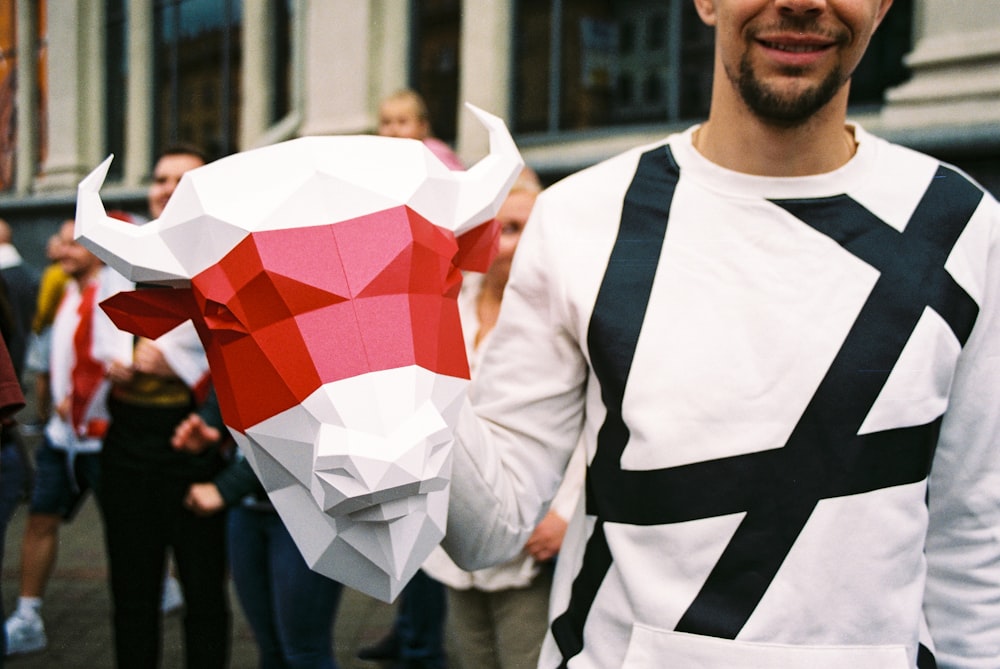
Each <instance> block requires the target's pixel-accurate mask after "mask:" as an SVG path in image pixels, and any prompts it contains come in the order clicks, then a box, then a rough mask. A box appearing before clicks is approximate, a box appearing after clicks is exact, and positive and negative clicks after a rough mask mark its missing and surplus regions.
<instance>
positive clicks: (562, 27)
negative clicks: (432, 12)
mask: <svg viewBox="0 0 1000 669" xmlns="http://www.w3.org/2000/svg"><path fill="white" fill-rule="evenodd" d="M515 35H516V40H517V42H516V44H515V63H514V86H515V104H514V107H515V113H514V127H515V130H516V131H518V132H558V131H562V130H582V129H588V128H601V127H607V126H615V125H625V124H634V123H651V122H654V123H655V122H664V121H674V120H679V119H682V118H687V117H695V116H699V115H704V114H705V113H706V112H707V111H708V100H709V94H710V90H711V74H712V32H711V30H709V29H708V28H706V27H705V26H704V25H703V24H702V22H701V20H700V19H699V18H698V16H697V14H696V13H695V11H694V6H693V4H692V3H691V2H690V0H668V1H666V2H664V0H615V1H614V2H611V0H548V1H545V2H538V1H528V0H521V1H520V2H519V3H518V5H517V18H516V31H515Z"/></svg>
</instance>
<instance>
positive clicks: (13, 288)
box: [0, 219, 41, 379]
mask: <svg viewBox="0 0 1000 669" xmlns="http://www.w3.org/2000/svg"><path fill="white" fill-rule="evenodd" d="M0 276H2V277H3V279H4V281H5V282H6V283H7V290H8V297H9V301H10V307H11V310H12V312H13V317H14V323H13V324H14V326H15V330H14V332H12V333H11V335H12V336H11V339H10V342H9V343H8V346H7V348H8V350H9V352H10V356H11V360H13V362H14V368H15V369H16V370H17V373H18V378H19V379H20V378H21V377H20V374H21V368H22V366H23V365H24V356H25V353H26V351H27V343H28V335H29V333H30V332H31V323H32V320H33V319H34V316H35V303H36V301H37V299H38V284H39V281H40V279H41V275H40V273H39V272H38V270H37V269H35V268H34V267H32V266H31V265H29V264H27V263H25V262H24V259H23V258H21V254H20V253H19V252H18V250H17V247H15V246H14V235H13V232H12V231H11V227H10V224H9V223H7V221H5V220H3V219H0Z"/></svg>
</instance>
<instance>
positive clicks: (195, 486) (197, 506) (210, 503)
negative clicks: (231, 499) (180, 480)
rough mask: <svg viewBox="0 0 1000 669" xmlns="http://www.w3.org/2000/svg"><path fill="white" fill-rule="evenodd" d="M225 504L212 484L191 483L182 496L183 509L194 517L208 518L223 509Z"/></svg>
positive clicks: (217, 489)
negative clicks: (185, 493)
mask: <svg viewBox="0 0 1000 669" xmlns="http://www.w3.org/2000/svg"><path fill="white" fill-rule="evenodd" d="M225 506H226V502H225V500H223V499H222V495H220V494H219V488H218V487H217V486H216V485H215V484H214V483H192V484H191V487H190V488H188V492H187V495H185V496H184V508H185V509H187V510H188V511H190V512H191V513H193V514H195V515H196V516H210V515H212V514H213V513H218V512H219V511H222V509H223V508H225Z"/></svg>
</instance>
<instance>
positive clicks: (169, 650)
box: [2, 499, 395, 669]
mask: <svg viewBox="0 0 1000 669" xmlns="http://www.w3.org/2000/svg"><path fill="white" fill-rule="evenodd" d="M26 515H27V507H26V505H24V504H22V505H20V506H19V507H18V510H17V512H16V513H15V514H14V517H13V518H12V519H11V523H10V526H9V527H8V528H7V537H6V544H5V547H6V550H5V554H4V564H3V580H2V586H3V604H4V611H5V612H6V613H8V614H9V613H10V612H11V611H12V610H13V609H14V606H15V602H16V599H17V591H18V575H19V573H20V547H21V537H22V534H23V531H24V521H25V517H26ZM100 522H101V521H100V517H99V515H98V511H97V507H96V504H95V503H94V500H93V499H89V500H87V502H86V503H85V504H84V507H83V509H82V510H81V511H80V513H79V515H78V516H77V517H76V518H75V519H74V520H73V522H71V523H69V524H67V525H64V526H63V527H62V529H61V530H60V534H59V557H58V560H57V562H56V567H55V572H54V574H53V575H52V579H51V580H50V581H49V586H48V591H47V592H46V595H45V600H44V605H43V608H42V616H43V618H44V620H45V629H46V633H47V635H48V639H49V647H48V649H47V650H45V651H43V652H40V653H35V654H32V655H23V656H14V657H9V658H7V660H6V662H7V664H6V666H7V667H9V669H36V668H37V669H53V668H56V669H77V668H79V669H105V668H107V669H112V668H113V667H114V651H113V649H112V646H111V613H110V602H109V594H108V583H107V564H106V560H105V555H104V544H103V536H102V530H101V525H100ZM230 605H231V607H232V611H233V638H232V653H231V657H232V659H231V662H230V667H231V668H232V669H254V668H255V667H257V647H256V645H255V644H254V641H253V636H252V635H251V633H250V628H249V626H248V625H247V622H246V619H245V618H244V617H243V613H242V611H240V607H239V603H238V602H237V600H236V595H235V593H234V592H233V591H232V588H231V587H230ZM394 611H395V607H394V606H393V605H390V604H386V603H384V602H381V601H378V600H375V599H372V598H370V597H368V596H366V595H363V594H361V593H359V592H356V591H354V590H350V589H348V588H345V589H344V597H343V600H342V601H341V605H340V612H339V614H338V616H337V621H336V624H335V625H334V640H335V643H336V654H337V661H338V662H339V664H340V667H341V669H378V665H377V664H374V663H371V662H362V661H360V660H358V659H357V658H356V657H355V653H356V652H357V649H358V648H359V647H361V646H365V645H369V644H371V643H374V642H375V641H377V640H378V639H380V638H381V637H382V635H383V634H385V633H386V632H387V631H388V629H389V627H390V626H391V624H392V618H393V615H394ZM181 621H182V614H180V613H177V614H173V615H170V616H168V617H167V618H165V620H164V629H163V653H162V656H163V661H162V664H161V666H162V667H163V668H164V669H174V668H175V667H176V668H181V667H183V666H184V645H183V635H182V629H181Z"/></svg>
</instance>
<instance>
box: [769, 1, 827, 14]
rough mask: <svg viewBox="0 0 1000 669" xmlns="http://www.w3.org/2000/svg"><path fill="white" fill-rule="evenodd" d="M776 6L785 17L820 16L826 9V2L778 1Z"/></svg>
mask: <svg viewBox="0 0 1000 669" xmlns="http://www.w3.org/2000/svg"><path fill="white" fill-rule="evenodd" d="M774 4H775V6H776V7H777V9H778V11H779V12H780V13H782V14H784V15H786V16H787V15H792V16H802V15H807V14H819V13H820V12H822V11H823V10H824V9H826V5H827V2H826V0H776V1H775V3H774Z"/></svg>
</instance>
